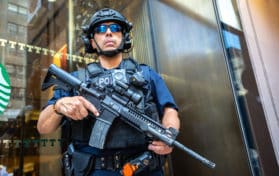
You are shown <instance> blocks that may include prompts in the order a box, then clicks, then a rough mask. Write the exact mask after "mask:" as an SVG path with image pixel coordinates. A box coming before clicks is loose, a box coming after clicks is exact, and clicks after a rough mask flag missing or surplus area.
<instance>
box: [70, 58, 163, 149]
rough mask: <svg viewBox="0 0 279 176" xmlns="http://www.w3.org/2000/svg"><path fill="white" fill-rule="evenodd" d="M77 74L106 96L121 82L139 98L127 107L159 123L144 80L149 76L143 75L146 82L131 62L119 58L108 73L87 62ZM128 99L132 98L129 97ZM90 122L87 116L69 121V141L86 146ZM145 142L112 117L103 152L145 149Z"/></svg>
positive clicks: (128, 127) (134, 63)
mask: <svg viewBox="0 0 279 176" xmlns="http://www.w3.org/2000/svg"><path fill="white" fill-rule="evenodd" d="M78 72H79V73H78V75H79V79H81V80H82V81H84V82H87V83H88V82H89V83H90V84H94V86H97V87H99V88H101V89H104V90H105V91H106V93H107V94H109V93H112V89H111V86H113V85H115V84H116V81H121V82H124V83H125V84H127V85H128V86H129V87H130V88H131V89H132V90H133V92H134V93H137V94H138V95H140V96H141V97H142V98H141V99H140V101H139V102H136V103H135V102H133V101H131V102H130V103H129V104H128V105H129V106H134V107H135V108H136V109H137V110H138V111H141V112H143V113H145V114H146V115H148V116H149V117H151V118H153V119H154V120H157V121H158V120H159V117H158V111H157V108H156V104H155V103H154V99H153V96H152V92H151V84H150V80H148V78H149V77H150V76H146V77H148V78H147V79H146V78H144V77H143V73H142V69H141V66H140V65H139V64H138V63H137V62H136V61H134V60H133V59H130V58H129V59H123V61H122V62H121V64H120V66H119V68H115V69H111V70H105V69H103V68H102V67H101V66H100V65H99V63H91V64H89V65H88V66H87V69H86V70H80V71H78ZM148 73H149V72H148ZM131 96H132V95H131ZM131 99H133V98H132V97H131ZM135 99H136V98H135ZM94 119H95V118H92V117H90V116H89V117H87V118H85V119H84V120H81V121H71V129H72V130H71V138H72V140H73V141H77V142H82V143H88V141H89V138H90V134H91V130H92V127H93V125H94V122H95V120H94ZM147 143H148V139H146V137H145V135H144V134H143V133H141V132H139V131H138V130H136V129H134V128H133V127H131V126H130V125H128V124H126V123H125V122H124V121H122V120H121V119H120V118H116V119H115V120H114V122H113V124H112V126H111V127H110V130H109V133H108V135H107V139H106V142H105V149H121V148H129V147H138V146H146V145H147Z"/></svg>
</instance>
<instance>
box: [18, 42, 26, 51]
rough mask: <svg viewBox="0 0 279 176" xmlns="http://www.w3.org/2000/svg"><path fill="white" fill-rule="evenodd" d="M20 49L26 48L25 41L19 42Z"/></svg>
mask: <svg viewBox="0 0 279 176" xmlns="http://www.w3.org/2000/svg"><path fill="white" fill-rule="evenodd" d="M17 44H18V46H19V49H20V50H24V47H25V44H24V43H19V42H18V43H17Z"/></svg>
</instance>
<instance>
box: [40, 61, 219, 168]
mask: <svg viewBox="0 0 279 176" xmlns="http://www.w3.org/2000/svg"><path fill="white" fill-rule="evenodd" d="M53 85H56V86H60V87H62V88H64V89H70V88H74V89H76V90H77V91H78V92H79V94H80V95H81V96H83V97H85V98H86V99H87V100H89V101H90V102H91V103H92V104H94V105H95V107H96V108H97V109H98V110H99V111H100V116H99V117H97V118H96V122H95V124H94V126H93V129H92V132H91V136H90V140H89V145H90V146H93V147H97V148H100V149H103V148H104V145H105V140H106V135H107V133H108V131H109V128H110V126H111V125H112V122H113V121H114V119H115V118H121V119H122V120H123V121H125V122H126V123H128V124H129V125H131V126H132V127H134V128H136V129H137V130H139V131H140V132H143V133H144V134H145V135H147V136H148V137H150V138H152V139H158V140H160V141H163V142H164V143H166V144H167V145H169V146H175V147H178V148H179V149H181V150H182V151H184V152H186V153H188V154H189V155H190V156H192V157H193V158H195V159H197V160H199V161H201V162H202V163H203V164H205V165H206V166H208V167H210V168H214V167H215V163H213V162H212V161H209V160H208V159H206V158H205V157H203V156H201V155H199V154H198V153H196V152H194V151H193V150H191V149H189V148H187V147H186V146H184V145H183V144H181V143H180V142H178V141H176V140H175V138H176V136H177V134H178V132H177V130H175V129H174V128H165V127H163V126H162V125H161V124H160V123H158V122H157V121H155V120H153V119H151V118H150V117H148V116H146V115H145V114H144V113H140V112H139V111H137V110H136V109H133V108H131V106H129V104H128V103H129V102H131V101H133V102H134V103H135V104H137V103H138V102H139V101H140V99H141V95H140V94H138V93H137V92H136V91H135V90H133V89H130V88H129V86H128V85H127V84H125V83H123V82H121V81H117V82H116V86H115V87H114V91H115V93H114V94H112V95H107V94H106V93H105V92H104V90H103V89H102V88H100V87H95V86H89V85H88V84H86V83H85V82H83V81H81V80H79V79H78V78H76V77H74V76H73V75H71V74H69V73H67V72H66V71H64V70H62V69H60V68H58V67H57V66H55V65H54V64H52V65H50V67H49V69H48V72H47V75H46V77H45V80H44V82H43V84H42V90H46V89H48V88H49V87H51V86H53Z"/></svg>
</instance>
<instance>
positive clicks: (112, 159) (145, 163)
mask: <svg viewBox="0 0 279 176" xmlns="http://www.w3.org/2000/svg"><path fill="white" fill-rule="evenodd" d="M62 162H63V168H64V174H65V176H87V175H89V174H90V173H91V172H92V171H93V170H110V171H114V172H120V173H121V174H122V175H123V176H134V175H137V174H138V173H141V172H142V171H146V170H148V171H152V170H156V169H159V168H161V166H162V164H163V162H164V161H162V159H161V157H160V156H159V155H156V154H154V153H151V152H140V153H134V154H131V153H130V154H125V153H115V154H112V155H105V156H96V155H92V154H88V153H83V152H79V151H75V150H72V151H71V150H69V149H68V151H67V152H65V153H64V155H63V158H62Z"/></svg>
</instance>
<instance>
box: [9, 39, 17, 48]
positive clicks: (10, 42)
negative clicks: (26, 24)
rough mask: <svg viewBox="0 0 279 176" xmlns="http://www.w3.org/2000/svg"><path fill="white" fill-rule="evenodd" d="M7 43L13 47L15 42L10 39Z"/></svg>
mask: <svg viewBox="0 0 279 176" xmlns="http://www.w3.org/2000/svg"><path fill="white" fill-rule="evenodd" d="M9 44H10V45H11V48H15V45H16V42H14V41H11V40H10V41H9Z"/></svg>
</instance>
